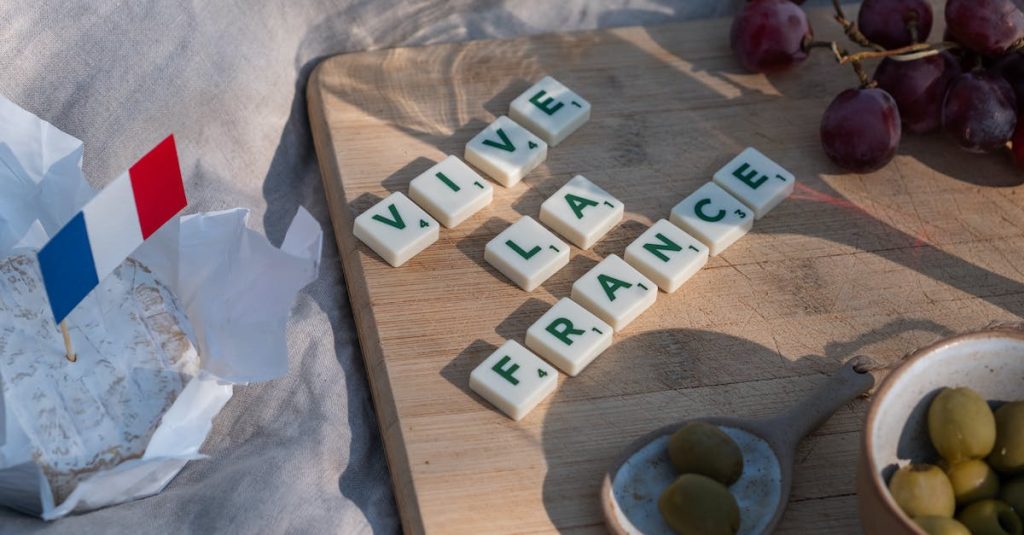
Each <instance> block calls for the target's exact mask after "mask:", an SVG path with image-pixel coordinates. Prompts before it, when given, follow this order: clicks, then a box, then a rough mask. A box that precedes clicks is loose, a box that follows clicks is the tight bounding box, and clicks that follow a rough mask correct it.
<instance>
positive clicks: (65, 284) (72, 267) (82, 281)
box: [39, 212, 100, 323]
mask: <svg viewBox="0 0 1024 535" xmlns="http://www.w3.org/2000/svg"><path fill="white" fill-rule="evenodd" d="M39 269H40V270H41V271H42V272H43V284H44V285H45V286H46V295H47V296H49V298H50V308H51V309H52V310H53V317H54V318H55V319H56V320H57V323H60V322H62V321H64V318H66V317H67V315H68V314H70V313H71V311H72V310H73V309H74V308H75V307H76V306H78V303H81V302H82V299H85V296H87V295H89V292H91V291H92V289H93V288H95V287H96V286H97V285H98V284H99V283H100V281H99V279H98V277H97V276H96V264H95V263H94V262H93V258H92V247H91V246H90V245H89V233H88V232H87V231H86V230H85V216H84V215H83V214H82V213H81V212H79V213H78V215H76V216H75V217H74V219H72V220H71V221H70V222H68V224H67V225H65V226H64V228H62V229H60V232H58V233H57V235H56V236H54V237H53V238H52V239H51V240H50V242H49V243H47V244H46V246H45V247H43V248H42V249H41V250H40V251H39Z"/></svg>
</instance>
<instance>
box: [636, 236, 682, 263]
mask: <svg viewBox="0 0 1024 535" xmlns="http://www.w3.org/2000/svg"><path fill="white" fill-rule="evenodd" d="M654 237H655V238H658V239H659V240H661V244H660V245H659V244H657V243H645V244H644V249H647V251H648V252H649V253H651V254H652V255H654V256H656V257H658V258H659V259H661V261H662V262H668V261H669V258H668V255H666V254H665V253H663V252H662V251H670V252H673V253H675V252H679V251H682V250H683V247H682V246H681V245H679V244H677V243H676V242H674V241H672V240H670V239H668V238H666V237H665V235H664V234H662V233H660V232H659V233H657V234H655V235H654Z"/></svg>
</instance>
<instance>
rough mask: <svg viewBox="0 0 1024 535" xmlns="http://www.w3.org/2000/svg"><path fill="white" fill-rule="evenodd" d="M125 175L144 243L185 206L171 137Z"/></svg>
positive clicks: (179, 172)
mask: <svg viewBox="0 0 1024 535" xmlns="http://www.w3.org/2000/svg"><path fill="white" fill-rule="evenodd" d="M128 174H129V176H131V181H132V192H133V193H134V195H135V207H136V210H138V212H139V227H140V228H141V229H142V239H146V238H149V237H150V236H151V235H153V233H154V232H156V231H157V230H159V229H160V227H162V226H163V225H164V223H166V222H167V221H168V220H170V219H171V218H172V217H174V215H175V214H177V213H178V212H180V211H181V210H182V209H183V208H185V206H186V205H187V204H188V199H186V198H185V184H184V183H183V182H182V178H181V166H180V165H179V164H178V149H177V147H175V145H174V136H173V135H171V136H167V139H165V140H163V141H161V142H160V144H159V145H157V146H156V147H154V148H153V150H151V151H149V154H146V155H145V156H143V157H142V159H140V160H139V161H137V162H135V165H133V166H132V167H131V168H130V169H129V170H128Z"/></svg>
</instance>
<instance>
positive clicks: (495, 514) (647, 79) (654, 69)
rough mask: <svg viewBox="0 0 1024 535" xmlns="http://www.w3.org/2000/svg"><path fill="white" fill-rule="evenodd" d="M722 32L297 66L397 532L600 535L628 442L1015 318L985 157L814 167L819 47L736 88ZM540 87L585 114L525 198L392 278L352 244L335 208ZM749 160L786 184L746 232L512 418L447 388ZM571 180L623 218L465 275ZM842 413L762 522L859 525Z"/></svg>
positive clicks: (850, 77) (999, 166) (427, 158)
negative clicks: (513, 277) (857, 363)
mask: <svg viewBox="0 0 1024 535" xmlns="http://www.w3.org/2000/svg"><path fill="white" fill-rule="evenodd" d="M851 11H852V12H855V8H851ZM940 12H941V11H940ZM851 16H853V13H851ZM939 18H941V17H939ZM729 25H730V21H729V20H717V21H710V22H708V21H701V22H693V23H685V24H675V25H667V26H656V27H650V28H639V27H638V28H623V29H614V30H603V31H592V32H583V33H573V34H557V35H547V36H541V37H529V38H522V39H515V40H505V41H480V42H471V43H462V44H450V45H440V46H430V47H424V48H403V49H395V50H381V51H374V52H365V53H357V54H347V55H342V56H336V57H332V58H330V59H327V60H326V61H324V62H323V63H322V64H321V65H320V66H319V67H318V68H317V69H316V72H315V73H314V75H313V77H312V79H311V80H310V83H309V87H308V96H309V114H310V122H311V124H312V130H313V135H314V138H315V140H316V147H317V154H318V157H319V160H320V167H321V171H322V173H323V179H324V187H325V190H326V194H327V199H328V201H329V203H330V208H331V214H332V219H333V222H334V230H335V234H336V236H337V241H338V247H339V249H340V254H341V258H342V264H343V267H344V272H345V279H346V281H347V284H348V291H349V296H350V300H351V302H352V307H353V312H354V314H355V318H356V325H357V327H358V330H359V339H360V343H361V346H362V351H363V355H364V358H365V362H366V370H367V374H368V376H369V379H370V384H371V387H372V390H373V396H374V402H375V404H376V408H377V416H378V419H379V421H380V429H381V433H382V434H383V437H384V444H385V447H386V449H387V458H388V462H389V465H390V468H391V474H392V478H393V482H394V487H395V496H396V498H397V501H398V506H399V510H400V512H401V517H402V522H403V526H404V528H405V530H406V531H407V532H409V533H420V532H424V531H427V532H433V533H472V534H480V533H498V532H517V533H525V532H550V531H554V530H563V531H572V532H576V531H586V532H601V531H602V530H603V526H602V520H601V514H600V507H599V502H598V499H597V493H598V489H599V485H600V482H601V477H602V474H603V471H604V470H605V469H606V468H607V467H608V465H609V464H610V463H611V462H612V461H613V459H614V457H616V455H617V454H618V453H619V452H620V451H621V450H622V449H623V448H624V447H625V446H627V445H628V444H629V443H630V442H631V441H633V440H634V439H635V438H636V437H638V436H640V435H642V434H644V433H646V432H648V431H650V430H652V429H654V428H656V427H659V426H661V425H663V424H666V423H668V422H671V421H675V420H679V419H681V418H684V417H693V416H701V415H730V416H764V415H769V414H772V413H774V412H776V411H780V410H782V409H784V408H785V407H787V406H789V405H790V404H792V403H794V402H795V401H797V400H798V399H799V398H801V397H802V396H803V395H805V394H807V393H809V392H810V391H811V390H812V389H813V388H814V387H815V386H816V385H819V384H820V383H821V382H822V381H823V380H824V377H825V374H828V373H831V372H832V371H833V370H835V369H836V368H837V367H838V365H839V364H840V363H841V362H843V361H845V360H846V359H848V358H849V357H850V356H852V355H853V354H855V353H857V352H865V353H868V354H871V355H874V356H876V357H878V358H879V359H881V360H883V361H887V362H895V361H897V360H898V359H899V357H900V356H902V355H903V354H904V353H906V352H907V351H909V350H911V349H913V348H915V347H917V346H918V345H921V344H923V343H925V342H927V341H930V340H931V339H933V338H934V337H936V336H939V335H944V334H950V333H953V332H956V331H961V330H964V329H968V328H974V327H979V326H982V325H984V324H986V323H987V322H989V321H991V320H1010V319H1018V318H1020V317H1021V315H1022V313H1024V284H1022V281H1024V275H1022V272H1021V271H1020V267H1019V266H1024V236H1022V231H1021V229H1022V228H1024V210H1022V207H1024V195H1022V194H1021V188H1020V187H1018V184H1020V174H1019V173H1018V172H1017V171H1015V170H1014V169H1013V167H1012V165H1011V163H1010V159H1009V157H1008V156H1007V155H1005V154H1002V155H971V154H966V153H964V152H961V151H959V150H958V149H956V148H955V147H954V146H953V145H952V143H951V142H948V141H947V140H945V139H944V138H943V137H942V136H941V135H939V134H935V135H931V136H925V137H910V136H908V137H907V138H906V139H905V140H904V143H903V146H902V148H901V151H900V154H899V155H898V156H897V157H896V159H895V160H894V161H893V162H892V163H891V164H890V165H889V166H887V167H886V168H885V169H883V170H881V171H879V172H876V173H874V174H871V175H853V174H845V173H843V172H842V171H841V170H839V169H837V168H836V167H834V166H833V165H831V164H830V163H829V161H828V160H827V159H826V158H825V156H824V154H823V152H822V150H821V148H820V146H819V141H818V125H819V121H820V119H821V114H822V111H823V110H824V109H825V107H826V106H827V104H828V102H829V101H830V100H831V99H832V98H833V97H834V96H835V95H836V94H837V93H838V92H839V91H841V90H842V89H845V88H848V87H852V86H854V85H855V84H856V78H855V77H854V74H853V73H852V71H851V70H850V69H849V68H848V67H845V66H844V67H840V66H838V65H836V64H835V63H834V61H833V60H832V59H831V58H830V57H829V55H828V53H825V52H822V53H820V54H815V55H814V57H812V58H811V60H810V61H808V62H807V63H806V64H804V65H802V66H801V67H800V68H799V69H797V70H796V71H794V72H791V73H787V74H784V75H780V76H774V77H771V78H766V77H764V76H760V75H751V74H745V73H743V72H741V70H740V69H739V67H738V66H737V64H736V62H735V60H734V59H733V57H732V55H731V53H730V51H729V45H728V32H729ZM812 25H813V26H814V27H815V29H816V30H817V37H818V38H825V39H835V38H838V37H839V36H840V33H839V32H838V31H837V30H838V28H837V26H836V25H835V23H834V22H832V21H831V20H830V17H829V12H828V11H819V12H814V13H813V14H812ZM941 31H942V29H941V28H936V29H935V30H933V32H932V35H941ZM819 52H820V51H819ZM870 68H873V65H872V66H870ZM546 74H550V75H552V76H554V77H555V78H557V79H558V80H560V81H562V82H563V83H565V84H566V85H568V86H569V87H571V88H573V89H574V90H576V91H577V92H579V93H580V94H581V95H583V96H584V98H587V99H589V100H590V102H591V103H592V104H593V117H592V119H591V121H590V122H589V123H588V124H586V125H585V126H584V127H583V128H582V129H580V130H579V131H577V132H576V133H575V134H574V135H572V136H571V137H570V138H569V139H568V140H567V141H565V142H564V143H562V144H561V145H559V146H558V147H555V148H553V149H551V150H550V153H549V156H548V159H547V161H546V163H545V164H544V165H542V166H541V167H539V168H538V169H537V170H535V171H534V172H533V173H531V174H530V175H529V176H528V177H527V178H526V179H525V181H524V182H523V183H520V184H518V185H517V186H515V187H513V188H510V189H506V188H503V187H500V186H497V187H496V188H495V190H496V191H495V198H494V202H493V204H491V206H489V207H488V208H486V209H484V210H482V211H481V212H479V213H477V214H476V215H475V216H474V217H472V218H471V219H470V220H468V221H466V222H465V223H463V224H462V225H460V226H459V227H457V228H455V229H451V230H445V229H442V231H441V239H440V241H439V242H438V243H436V244H434V245H432V246H431V247H430V248H429V249H427V250H426V251H424V252H423V253H421V254H420V255H419V256H417V257H416V258H414V259H413V260H411V261H409V262H408V263H407V264H406V265H404V266H402V267H400V268H392V267H390V266H388V265H387V264H385V263H384V262H383V261H382V260H381V259H380V258H379V257H378V256H376V255H375V254H374V253H373V252H372V251H370V250H369V249H368V248H367V247H366V246H364V245H362V244H361V243H359V242H358V241H357V240H356V239H355V238H354V237H353V235H352V221H353V218H354V217H355V216H356V215H358V214H360V213H362V211H364V210H366V209H367V208H368V207H369V206H371V205H372V204H374V203H375V202H376V201H378V200H380V199H382V198H383V197H385V196H387V195H388V194H389V193H391V192H394V191H402V192H406V191H407V187H408V184H409V181H410V180H411V179H412V178H413V177H415V176H416V175H418V174H419V173H421V172H423V171H425V170H426V169H427V168H428V167H430V166H431V165H432V164H433V163H434V162H437V161H439V160H441V159H442V158H444V157H445V156H446V155H447V154H456V155H459V156H460V157H461V155H462V151H463V147H464V145H465V143H466V142H467V141H468V140H469V139H470V138H471V137H472V136H473V135H474V134H476V133H477V132H479V131H480V130H481V129H482V128H483V127H484V126H485V125H486V124H488V123H489V122H490V121H492V120H493V119H494V118H495V117H496V116H499V115H502V114H506V113H507V110H508V105H509V103H510V102H511V100H512V99H513V98H515V97H516V96H517V95H519V94H520V93H521V92H523V91H524V90H525V89H526V88H528V87H529V86H530V85H531V83H532V81H535V80H537V79H539V78H540V77H542V76H543V75H546ZM747 146H755V147H757V148H758V149H760V150H761V151H762V152H764V153H765V154H767V155H768V156H769V157H770V158H772V159H774V160H776V161H777V162H779V163H780V164H782V165H783V166H784V167H786V168H787V169H789V170H790V171H792V172H793V173H794V174H795V175H796V176H797V180H798V182H799V184H798V186H797V190H796V192H795V193H794V195H793V196H792V197H791V198H790V199H789V200H787V201H786V202H784V203H783V204H782V205H780V206H779V207H778V208H776V209H775V210H774V211H773V212H772V213H771V214H770V215H768V216H767V217H766V218H764V219H762V220H760V221H758V222H757V223H756V224H755V226H754V230H753V231H752V233H751V234H749V235H747V236H746V237H744V238H743V239H742V240H740V241H739V242H737V243H736V244H735V245H733V246H732V247H731V248H730V249H728V250H727V251H726V252H725V253H724V254H722V255H721V256H719V257H716V258H713V259H712V260H711V262H710V263H709V264H708V266H707V267H706V268H705V269H704V270H703V271H701V272H700V273H698V274H697V275H696V276H695V277H694V278H693V279H692V280H691V281H689V282H688V283H687V284H686V285H684V286H683V288H682V289H681V290H679V291H678V292H676V293H675V294H671V295H666V294H664V293H662V294H660V295H659V297H658V301H657V303H656V304H655V305H654V307H653V308H652V309H651V310H650V311H648V312H647V313H646V314H645V315H644V316H642V317H641V318H640V319H639V320H637V321H635V322H634V323H632V324H631V325H630V326H629V327H628V329H626V330H625V331H624V332H622V333H621V334H619V335H618V336H616V343H615V344H614V345H613V346H612V348H611V349H609V350H608V351H607V352H605V353H604V354H603V355H601V356H600V357H599V358H598V359H597V360H596V361H595V362H594V363H593V364H592V365H591V366H590V367H589V368H588V369H587V370H585V371H584V372H583V373H582V374H581V375H580V376H578V377H575V378H571V379H567V378H565V377H563V378H562V379H561V384H560V386H559V389H558V390H557V391H556V392H555V394H553V395H552V396H551V397H549V398H548V399H547V400H546V401H544V402H543V403H542V404H541V405H540V406H539V407H538V408H537V409H536V410H534V411H533V412H532V413H531V414H530V415H529V416H527V417H526V418H525V419H524V420H522V421H520V422H518V423H517V422H513V421H512V420H510V419H508V418H506V417H505V416H504V415H502V414H500V413H499V412H497V411H496V410H494V409H493V408H492V407H491V406H490V405H488V404H487V403H486V402H485V401H483V400H482V399H481V398H480V397H478V396H477V395H475V394H474V393H472V392H471V391H470V390H469V374H470V371H471V370H472V369H473V368H474V367H475V366H476V365H477V364H478V363H479V362H481V361H482V359H484V358H485V357H486V356H487V355H488V354H489V353H490V352H492V351H493V350H494V349H495V348H496V347H497V346H498V345H500V344H501V343H502V342H503V341H504V340H506V339H514V340H517V341H519V342H523V340H524V337H525V333H526V329H527V327H528V326H529V325H530V324H531V323H532V322H533V321H535V320H536V319H537V318H539V317H540V315H541V314H542V313H543V312H544V311H545V310H546V308H547V307H548V306H549V305H550V304H553V303H554V302H555V301H556V300H558V299H559V298H561V297H565V296H567V295H568V294H569V289H570V286H571V284H572V282H573V281H574V280H576V279H577V278H578V277H579V276H581V275H582V274H583V273H585V272H586V271H587V270H588V269H589V268H591V267H592V266H594V265H595V264H596V262H597V261H598V260H599V259H601V258H603V257H604V256H606V255H609V254H613V253H614V254H619V255H621V254H622V253H623V251H624V249H625V247H626V245H627V244H629V243H630V242H631V241H632V240H633V239H634V238H635V237H636V236H638V235H639V234H640V233H641V232H642V231H643V230H644V229H645V228H646V227H647V226H648V225H650V224H651V223H653V222H654V221H656V220H658V219H660V218H664V217H667V215H668V213H669V209H670V208H671V207H672V206H673V205H674V204H675V203H676V202H678V201H679V200H681V199H682V198H683V197H684V196H686V195H687V194H689V193H691V192H692V191H694V190H696V189H697V188H698V187H699V186H700V185H701V184H703V183H705V182H707V181H708V180H710V179H711V175H712V174H713V173H714V171H715V170H717V169H718V168H719V167H720V166H722V165H724V164H725V163H726V162H728V161H729V160H730V159H731V158H732V157H733V156H735V155H736V154H737V153H739V152H740V151H741V150H742V149H743V148H745V147H747ZM577 173H581V174H584V175H586V176H587V177H588V178H590V179H591V180H593V181H594V182H596V183H597V184H599V185H600V186H601V187H603V188H605V189H606V190H608V191H609V192H610V193H611V194H613V195H615V196H616V197H617V198H618V199H620V200H622V201H623V202H624V203H625V205H626V217H625V220H624V221H623V222H622V224H620V225H619V226H618V227H617V228H615V229H614V230H612V231H611V233H610V234H609V235H608V236H607V237H606V238H605V239H604V240H602V241H601V242H599V243H598V244H597V245H596V246H595V247H594V248H593V250H592V251H580V250H578V249H574V250H573V258H572V260H571V262H570V264H569V266H568V267H566V268H564V269H563V270H561V271H560V272H558V273H557V274H556V275H555V276H554V277H552V278H551V279H549V280H548V281H547V282H546V283H545V284H544V285H543V286H542V287H540V288H538V289H537V290H535V291H533V292H532V293H527V292H524V291H522V290H520V289H519V288H517V287H515V286H513V285H512V284H511V283H509V282H508V281H507V280H506V279H505V278H504V277H502V276H501V275H500V274H499V273H498V272H497V271H495V270H494V269H493V268H492V267H490V266H489V265H488V264H487V263H486V262H485V261H484V245H485V244H486V243H487V241H488V240H490V239H491V238H492V237H493V236H495V235H496V234H497V233H498V232H500V231H501V230H503V229H504V228H505V227H506V226H508V225H509V224H510V223H512V222H514V221H515V220H517V219H518V218H519V217H521V216H522V215H530V216H533V217H534V218H536V217H537V216H538V214H539V209H540V204H541V202H542V201H543V200H544V199H545V198H546V197H548V196H549V195H551V194H552V193H553V192H554V191H555V190H557V189H558V188H559V187H560V186H561V185H562V184H564V183H565V182H567V181H568V180H569V179H570V178H571V177H572V176H573V175H575V174H577ZM866 407H867V402H866V401H865V400H858V401H855V402H853V403H851V404H850V405H849V406H847V407H846V408H844V409H843V410H840V411H839V412H838V413H837V414H836V415H835V417H833V418H832V419H831V420H830V421H829V422H828V423H827V424H825V425H824V427H822V428H821V429H820V430H819V431H818V432H817V433H815V434H813V435H812V436H811V437H809V438H808V439H807V440H805V441H804V443H803V444H802V446H801V450H800V452H799V454H798V457H797V464H796V466H795V479H794V486H793V491H792V497H791V503H790V504H789V509H788V512H787V513H786V515H785V518H784V519H783V522H782V524H781V526H780V528H779V532H781V533H859V531H860V530H859V523H858V519H857V512H856V496H855V495H854V469H855V466H854V465H855V462H856V461H855V459H856V451H857V447H858V440H859V431H860V428H861V423H862V420H863V415H864V412H865V409H866Z"/></svg>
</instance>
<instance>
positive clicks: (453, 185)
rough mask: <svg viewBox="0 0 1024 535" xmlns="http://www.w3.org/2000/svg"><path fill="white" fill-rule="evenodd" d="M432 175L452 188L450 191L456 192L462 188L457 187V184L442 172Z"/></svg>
mask: <svg viewBox="0 0 1024 535" xmlns="http://www.w3.org/2000/svg"><path fill="white" fill-rule="evenodd" d="M434 176H436V177H437V178H438V179H439V180H440V181H441V182H444V185H445V186H448V187H449V188H451V190H452V191H456V192H457V191H459V190H460V189H462V188H460V187H459V185H458V184H456V183H454V182H452V179H450V178H448V177H446V176H445V175H444V173H437V174H436V175H434Z"/></svg>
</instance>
